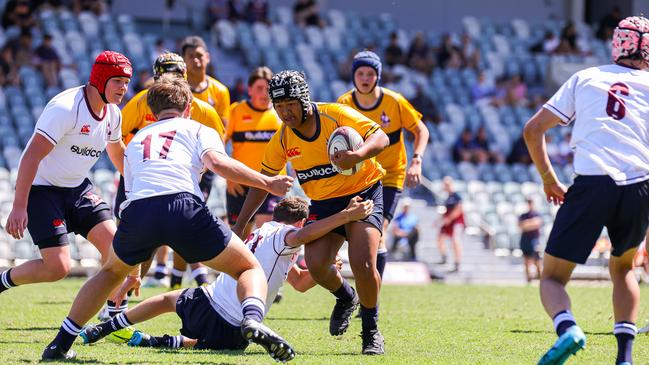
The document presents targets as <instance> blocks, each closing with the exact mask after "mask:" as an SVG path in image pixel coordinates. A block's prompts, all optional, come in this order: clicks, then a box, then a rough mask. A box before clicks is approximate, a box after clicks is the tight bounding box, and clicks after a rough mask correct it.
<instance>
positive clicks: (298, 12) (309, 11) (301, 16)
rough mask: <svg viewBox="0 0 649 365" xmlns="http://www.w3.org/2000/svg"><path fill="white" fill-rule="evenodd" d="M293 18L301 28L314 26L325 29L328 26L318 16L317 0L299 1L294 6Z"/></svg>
mask: <svg viewBox="0 0 649 365" xmlns="http://www.w3.org/2000/svg"><path fill="white" fill-rule="evenodd" d="M293 17H294V18H295V23H296V24H297V25H299V26H300V27H307V26H314V27H321V28H324V27H325V26H326V25H327V24H326V23H325V21H324V19H322V18H321V17H320V14H318V3H317V2H316V0H297V1H296V2H295V5H293Z"/></svg>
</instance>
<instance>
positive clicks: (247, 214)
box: [232, 170, 272, 239]
mask: <svg viewBox="0 0 649 365" xmlns="http://www.w3.org/2000/svg"><path fill="white" fill-rule="evenodd" d="M261 172H262V173H263V174H266V175H269V176H272V174H271V173H269V172H268V171H265V170H261ZM266 196H268V192H267V191H266V190H262V189H257V188H250V189H249V190H248V194H247V195H246V200H245V201H244V202H243V206H242V207H241V211H240V212H239V216H238V217H237V223H235V225H234V227H232V232H234V234H236V235H237V236H239V237H240V238H241V239H245V238H246V237H242V235H243V232H244V231H245V229H246V225H247V224H248V222H250V219H251V218H252V216H253V215H254V214H255V213H256V212H257V210H258V209H259V207H260V206H261V203H263V202H264V200H265V199H266Z"/></svg>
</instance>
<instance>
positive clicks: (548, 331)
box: [509, 330, 613, 336]
mask: <svg viewBox="0 0 649 365" xmlns="http://www.w3.org/2000/svg"><path fill="white" fill-rule="evenodd" d="M509 332H510V333H534V334H536V333H554V331H550V330H547V331H542V330H511V331H509ZM584 334H586V335H591V336H613V333H612V332H586V331H584Z"/></svg>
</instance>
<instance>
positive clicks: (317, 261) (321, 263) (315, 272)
mask: <svg viewBox="0 0 649 365" xmlns="http://www.w3.org/2000/svg"><path fill="white" fill-rule="evenodd" d="M304 260H305V261H306V266H307V268H308V269H309V272H310V273H311V276H313V277H316V278H319V277H323V276H325V275H327V273H328V272H329V269H330V268H331V263H329V262H327V261H325V260H322V259H321V258H318V257H314V256H307V255H305V256H304Z"/></svg>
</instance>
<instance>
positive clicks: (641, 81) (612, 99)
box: [543, 65, 649, 185]
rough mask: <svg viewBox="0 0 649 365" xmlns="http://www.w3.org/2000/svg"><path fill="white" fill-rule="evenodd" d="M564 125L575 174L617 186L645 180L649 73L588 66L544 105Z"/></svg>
mask: <svg viewBox="0 0 649 365" xmlns="http://www.w3.org/2000/svg"><path fill="white" fill-rule="evenodd" d="M543 107H544V108H546V109H548V110H549V111H551V112H552V113H554V114H555V115H556V116H557V117H559V118H560V119H561V121H562V123H563V124H564V125H569V124H570V123H571V122H573V121H575V125H574V127H573V129H572V139H571V141H570V145H571V147H572V148H573V150H574V152H575V157H574V170H575V173H576V174H579V175H609V176H610V177H611V178H612V179H613V180H615V183H616V184H617V185H628V184H633V183H636V182H640V181H644V180H647V179H649V72H647V71H641V70H635V69H632V68H628V67H624V66H619V65H605V66H598V67H591V68H588V69H585V70H582V71H579V72H577V73H575V74H574V75H572V77H570V79H568V81H566V82H565V83H564V84H563V85H562V86H561V88H560V89H559V91H557V92H556V94H554V96H552V98H550V100H548V102H547V103H546V104H545V105H544V106H543Z"/></svg>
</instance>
